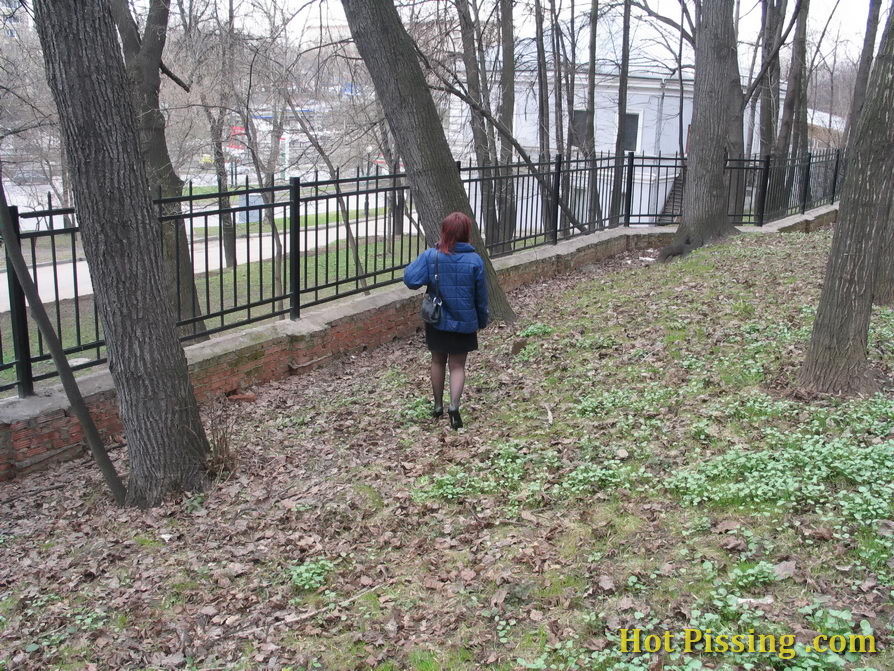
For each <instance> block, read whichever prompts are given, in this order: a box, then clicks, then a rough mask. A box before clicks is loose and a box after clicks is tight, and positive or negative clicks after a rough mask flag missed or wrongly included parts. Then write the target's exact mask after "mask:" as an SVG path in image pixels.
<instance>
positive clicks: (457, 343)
mask: <svg viewBox="0 0 894 671" xmlns="http://www.w3.org/2000/svg"><path fill="white" fill-rule="evenodd" d="M425 344H426V345H427V346H428V349H429V351H431V352H440V353H443V354H464V353H465V352H474V351H475V350H476V349H478V334H477V333H475V332H472V333H456V332H455V331H441V330H439V329H436V328H435V327H434V326H432V325H431V324H426V325H425Z"/></svg>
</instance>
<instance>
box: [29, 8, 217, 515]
mask: <svg viewBox="0 0 894 671" xmlns="http://www.w3.org/2000/svg"><path fill="white" fill-rule="evenodd" d="M35 13H36V23H37V30H38V34H39V35H40V40H41V44H42V46H43V52H44V61H45V64H46V70H47V79H48V80H49V83H50V88H51V90H52V92H53V97H54V99H55V100H56V106H57V108H58V110H59V118H60V122H61V127H62V138H63V142H64V143H65V145H66V147H67V149H68V155H69V156H70V157H71V170H72V183H73V190H74V198H75V203H76V205H77V209H78V212H79V214H80V225H81V236H82V239H83V244H84V253H85V255H86V256H87V261H88V262H89V264H90V270H91V278H92V281H93V285H94V288H95V291H96V300H97V303H98V306H99V313H100V317H101V318H102V322H103V328H104V331H105V335H106V343H107V347H108V358H109V370H110V371H111V374H112V379H113V380H114V382H115V388H116V390H117V392H118V407H119V412H120V414H121V419H122V422H123V423H124V428H125V435H126V438H127V444H128V457H129V465H130V477H129V482H128V491H127V502H128V503H129V504H131V505H137V506H152V505H156V504H158V503H160V502H161V500H162V498H163V497H164V496H165V495H166V494H168V493H169V492H179V491H191V490H196V489H201V488H202V487H203V486H204V484H205V458H206V455H207V453H208V442H207V440H206V438H205V432H204V429H203V427H202V423H201V420H200V418H199V412H198V406H197V404H196V399H195V396H194V394H193V390H192V385H191V384H190V381H189V373H188V370H187V366H186V357H185V355H184V353H183V349H182V347H181V346H180V343H179V341H178V340H177V337H176V332H175V329H174V313H173V309H172V306H171V303H170V301H169V300H168V299H167V296H166V295H165V291H164V286H163V283H162V281H161V280H162V267H163V262H162V253H161V250H160V249H159V246H158V243H157V241H158V233H157V228H156V226H157V223H156V218H155V214H154V212H153V208H152V202H151V200H150V197H149V189H148V184H149V180H148V178H147V175H146V167H145V162H144V160H143V156H142V154H141V151H140V147H141V143H140V141H139V135H138V131H137V121H136V118H135V115H134V107H133V105H132V103H131V96H129V95H128V91H129V87H128V83H127V79H126V74H125V67H124V63H123V62H122V59H121V51H120V50H119V46H118V40H117V39H116V36H115V32H114V27H113V25H112V20H111V13H110V11H109V7H108V0H40V1H39V2H37V3H35ZM134 250H139V253H134Z"/></svg>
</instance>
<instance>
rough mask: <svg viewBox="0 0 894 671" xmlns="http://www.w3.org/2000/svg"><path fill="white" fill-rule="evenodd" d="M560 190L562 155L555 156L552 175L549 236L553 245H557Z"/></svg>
mask: <svg viewBox="0 0 894 671" xmlns="http://www.w3.org/2000/svg"><path fill="white" fill-rule="evenodd" d="M561 189H562V155H561V154H556V173H555V175H553V202H552V215H551V216H552V220H551V221H550V222H549V223H550V228H552V230H551V231H550V235H552V238H553V240H552V242H553V244H554V245H558V244H559V198H560V197H561V195H562V193H561Z"/></svg>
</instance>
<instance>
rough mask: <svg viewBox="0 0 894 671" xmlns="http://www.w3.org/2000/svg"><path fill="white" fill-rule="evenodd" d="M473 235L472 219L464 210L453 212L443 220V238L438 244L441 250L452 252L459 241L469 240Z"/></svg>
mask: <svg viewBox="0 0 894 671" xmlns="http://www.w3.org/2000/svg"><path fill="white" fill-rule="evenodd" d="M471 236H472V220H471V219H469V217H468V216H466V215H465V214H463V213H462V212H451V213H450V214H448V215H447V216H446V217H444V221H442V222H441V239H440V240H438V244H437V245H436V247H437V249H438V251H439V252H444V253H445V254H452V253H453V248H454V247H456V243H457V242H468V241H469V238H470V237H471Z"/></svg>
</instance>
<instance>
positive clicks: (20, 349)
mask: <svg viewBox="0 0 894 671" xmlns="http://www.w3.org/2000/svg"><path fill="white" fill-rule="evenodd" d="M9 216H10V218H11V219H12V228H13V231H14V232H15V236H16V238H17V239H21V238H20V237H19V208H18V207H16V206H14V205H13V206H11V207H10V208H9ZM6 281H7V284H8V285H9V310H10V317H11V318H12V346H13V351H14V352H15V357H16V390H17V391H18V394H19V398H25V397H26V396H34V377H33V375H32V371H31V338H30V336H29V334H28V312H27V311H26V309H25V292H24V291H23V290H22V285H21V284H19V278H18V277H16V274H15V271H14V270H13V268H12V262H11V261H10V260H9V255H7V256H6Z"/></svg>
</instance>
